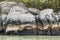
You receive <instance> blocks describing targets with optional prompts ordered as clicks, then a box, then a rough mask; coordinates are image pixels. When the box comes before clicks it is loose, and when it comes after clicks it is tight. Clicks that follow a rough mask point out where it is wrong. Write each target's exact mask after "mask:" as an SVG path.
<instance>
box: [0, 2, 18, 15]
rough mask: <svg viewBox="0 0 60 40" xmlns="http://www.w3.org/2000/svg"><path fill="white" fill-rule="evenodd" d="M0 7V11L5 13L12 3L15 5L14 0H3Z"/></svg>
mask: <svg viewBox="0 0 60 40" xmlns="http://www.w3.org/2000/svg"><path fill="white" fill-rule="evenodd" d="M0 5H1V8H2V13H3V14H7V13H8V12H9V10H10V8H11V7H12V6H14V5H17V3H15V2H10V1H3V2H0Z"/></svg>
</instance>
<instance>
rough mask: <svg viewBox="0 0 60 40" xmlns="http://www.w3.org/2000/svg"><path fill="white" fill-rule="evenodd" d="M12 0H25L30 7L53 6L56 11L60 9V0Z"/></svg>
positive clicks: (18, 0) (20, 0)
mask: <svg viewBox="0 0 60 40" xmlns="http://www.w3.org/2000/svg"><path fill="white" fill-rule="evenodd" d="M0 1H3V0H0ZM10 1H17V2H23V3H25V4H26V6H28V7H35V8H38V9H40V10H41V9H45V8H53V9H54V11H58V10H59V9H60V0H10Z"/></svg>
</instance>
